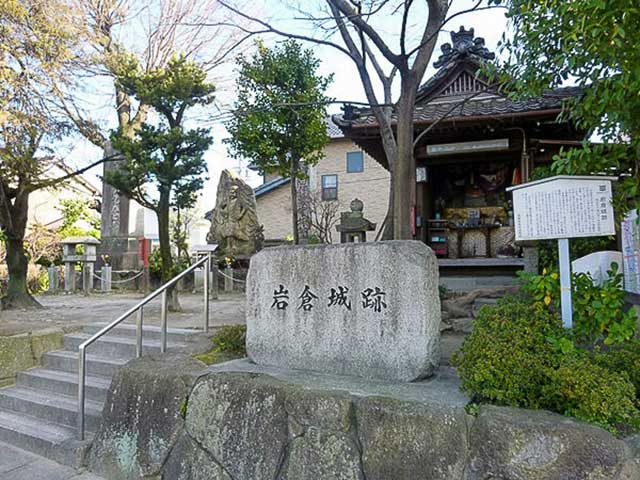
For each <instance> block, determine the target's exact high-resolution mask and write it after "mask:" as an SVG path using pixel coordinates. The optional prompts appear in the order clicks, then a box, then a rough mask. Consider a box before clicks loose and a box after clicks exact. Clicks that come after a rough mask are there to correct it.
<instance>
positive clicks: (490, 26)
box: [61, 0, 506, 209]
mask: <svg viewBox="0 0 640 480" xmlns="http://www.w3.org/2000/svg"><path fill="white" fill-rule="evenodd" d="M298 3H299V4H302V5H305V6H306V5H308V4H309V3H308V2H298ZM425 3H426V2H425ZM475 3H476V2H475V1H471V0H453V4H452V7H451V10H450V12H449V13H450V14H451V13H455V12H458V11H463V10H466V9H469V8H470V7H471V6H473V5H474V4H475ZM263 8H264V11H267V12H269V14H270V19H271V21H272V22H273V23H275V24H277V25H278V26H280V27H282V28H283V29H286V30H287V31H291V30H296V31H299V32H300V33H304V34H309V35H311V34H313V33H314V32H313V31H312V30H311V27H310V25H309V24H308V23H307V22H303V21H300V20H295V17H297V16H300V13H299V12H297V11H296V10H295V9H293V8H291V3H286V4H285V2H282V1H278V0H267V1H266V2H265V3H264V6H263ZM412 19H413V23H412V25H411V26H413V27H414V31H415V32H416V33H417V32H418V29H419V28H421V27H422V26H423V25H424V20H423V19H424V12H422V11H420V10H419V9H417V8H416V9H414V10H413V11H412ZM379 22H380V23H378V24H377V25H376V27H377V28H378V29H379V30H380V31H381V32H382V35H383V36H384V38H385V40H386V41H387V42H388V43H389V45H390V46H392V47H393V46H396V45H397V44H398V41H397V38H396V36H395V32H396V31H398V29H397V28H396V24H395V23H394V22H395V20H394V19H390V18H381V19H380V20H379ZM461 25H464V26H465V27H466V28H471V27H472V28H474V30H475V34H476V36H481V37H484V38H485V40H486V46H487V47H488V48H489V49H490V50H492V51H496V45H497V43H498V41H499V40H500V37H501V36H502V34H503V32H504V31H505V29H506V18H505V16H504V11H503V10H502V9H491V10H484V11H476V12H471V13H465V14H463V15H459V16H457V17H456V18H454V19H453V20H451V21H450V22H449V23H448V24H447V25H446V27H445V28H446V29H445V30H444V31H443V32H442V33H441V34H440V37H439V39H438V47H437V48H436V52H435V53H434V56H433V58H432V60H431V64H432V63H433V61H435V60H436V59H437V57H438V55H439V53H440V45H441V44H442V43H445V42H450V31H451V30H458V29H459V27H460V26H461ZM264 39H265V41H266V42H267V43H268V44H272V43H273V42H275V41H278V40H281V39H279V38H276V37H266V38H264ZM336 42H337V43H339V40H338V39H336ZM309 46H310V47H312V48H313V51H314V53H315V54H316V55H317V56H318V58H319V59H320V60H321V67H320V73H321V74H323V75H328V74H330V73H332V74H333V75H334V81H333V84H332V85H331V86H330V88H329V90H328V92H327V94H328V96H329V97H333V98H336V99H339V100H348V101H360V102H364V101H366V98H365V95H364V92H363V89H362V86H361V83H360V80H359V77H358V73H357V71H356V69H355V67H354V65H353V63H352V61H351V60H350V59H349V58H348V57H347V56H346V55H344V54H343V53H341V52H339V51H338V50H336V49H334V48H332V47H326V46H318V45H309ZM396 50H397V48H396ZM496 53H497V52H496ZM233 70H234V68H233V65H229V66H227V67H224V68H223V69H222V70H219V71H217V72H213V74H214V75H216V76H225V77H229V75H230V74H231V73H232V71H233ZM434 71H435V70H434V69H433V66H432V65H430V67H429V69H428V70H427V74H426V76H425V80H426V79H427V78H428V77H429V76H431V75H432V74H433V73H434ZM231 87H232V83H227V88H226V89H225V91H221V92H220V94H219V95H220V100H221V103H222V104H226V105H228V104H230V102H232V100H233V88H231ZM88 91H89V90H88ZM90 92H91V93H87V94H86V97H87V103H88V104H90V105H91V106H92V107H91V108H92V109H93V111H94V115H96V116H98V117H99V118H101V119H102V120H103V122H104V123H105V125H107V126H108V127H109V128H114V127H115V125H116V124H115V120H116V119H115V114H114V112H113V107H112V105H111V102H112V101H113V100H112V98H113V97H112V95H113V94H112V87H111V86H110V85H109V84H108V83H106V82H103V83H100V82H94V84H92V85H91V90H90ZM329 111H330V113H337V112H339V111H340V106H339V105H332V106H331V107H330V108H329ZM212 113H213V112H212ZM211 128H212V135H213V137H214V144H213V146H212V147H211V149H210V150H209V151H208V152H207V154H206V159H207V163H208V167H209V181H208V182H207V183H206V186H205V189H204V192H203V196H202V201H201V203H202V207H203V208H205V209H210V208H213V206H214V203H215V190H216V186H217V183H218V178H219V176H220V172H221V171H222V170H223V169H225V168H226V169H237V168H238V167H241V168H242V173H243V174H246V173H247V170H246V165H245V164H240V165H239V162H238V161H236V160H233V159H231V158H229V156H228V154H227V151H226V147H225V145H224V144H223V143H222V140H223V139H224V138H225V137H226V131H225V129H224V125H223V124H221V123H219V122H213V123H212V124H211ZM61 150H62V155H63V156H64V157H65V158H67V159H69V160H70V163H72V164H74V165H81V164H82V163H85V164H86V163H87V162H88V161H90V160H93V159H99V158H100V156H101V152H100V151H99V150H98V149H97V148H96V147H94V146H92V145H91V144H89V143H88V142H87V141H85V140H82V139H79V138H74V139H73V140H70V141H69V142H68V144H67V147H66V148H64V149H61ZM100 173H101V169H97V171H91V172H89V173H88V174H87V179H88V180H89V181H91V182H92V183H94V184H96V185H97V186H99V185H100V181H99V179H98V176H99V174H100ZM248 181H249V183H250V184H252V185H253V186H257V185H259V184H260V182H261V179H260V177H258V175H256V174H255V173H252V172H250V173H249V178H248Z"/></svg>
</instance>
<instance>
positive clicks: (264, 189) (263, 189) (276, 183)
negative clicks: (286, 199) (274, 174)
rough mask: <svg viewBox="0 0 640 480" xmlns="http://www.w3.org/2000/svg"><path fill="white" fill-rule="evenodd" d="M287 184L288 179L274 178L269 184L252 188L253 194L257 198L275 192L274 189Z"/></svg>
mask: <svg viewBox="0 0 640 480" xmlns="http://www.w3.org/2000/svg"><path fill="white" fill-rule="evenodd" d="M287 183H289V179H288V178H276V179H274V180H271V181H270V182H267V183H263V184H262V185H260V186H259V187H256V188H254V189H253V192H254V193H255V195H256V197H259V196H260V195H264V194H265V193H269V192H270V191H272V190H275V189H276V188H278V187H281V186H282V185H285V184H287Z"/></svg>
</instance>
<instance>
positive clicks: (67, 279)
mask: <svg viewBox="0 0 640 480" xmlns="http://www.w3.org/2000/svg"><path fill="white" fill-rule="evenodd" d="M75 289H76V268H75V264H74V263H72V262H66V263H65V264H64V291H65V292H74V291H75Z"/></svg>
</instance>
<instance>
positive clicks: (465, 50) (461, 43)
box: [433, 25, 496, 68]
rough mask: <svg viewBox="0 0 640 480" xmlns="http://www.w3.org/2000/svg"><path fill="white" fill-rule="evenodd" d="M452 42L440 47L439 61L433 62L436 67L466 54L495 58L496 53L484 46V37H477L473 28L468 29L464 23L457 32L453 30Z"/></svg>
mask: <svg viewBox="0 0 640 480" xmlns="http://www.w3.org/2000/svg"><path fill="white" fill-rule="evenodd" d="M451 41H452V42H453V46H451V44H450V43H445V44H443V45H442V47H440V49H441V50H442V54H441V55H440V57H439V58H438V60H437V61H435V62H434V63H433V66H434V67H435V68H441V67H444V66H446V65H448V64H449V63H451V62H453V61H455V60H458V59H459V58H462V57H464V56H466V55H473V56H476V57H479V58H480V59H482V60H493V59H494V58H495V57H496V55H495V53H493V52H490V51H489V49H488V48H486V47H485V46H484V38H482V37H475V38H474V31H473V28H470V29H469V30H466V29H465V28H464V26H463V25H461V26H460V30H458V31H457V32H451Z"/></svg>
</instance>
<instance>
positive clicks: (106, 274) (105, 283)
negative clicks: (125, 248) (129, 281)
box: [100, 265, 111, 293]
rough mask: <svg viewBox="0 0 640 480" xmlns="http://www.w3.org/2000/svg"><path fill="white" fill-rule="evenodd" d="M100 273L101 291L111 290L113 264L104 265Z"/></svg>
mask: <svg viewBox="0 0 640 480" xmlns="http://www.w3.org/2000/svg"><path fill="white" fill-rule="evenodd" d="M100 273H101V275H100V291H101V292H103V293H109V292H111V266H110V265H104V266H103V267H102V272H100Z"/></svg>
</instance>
